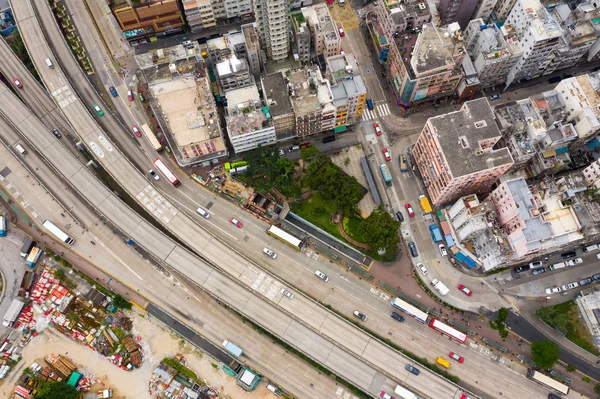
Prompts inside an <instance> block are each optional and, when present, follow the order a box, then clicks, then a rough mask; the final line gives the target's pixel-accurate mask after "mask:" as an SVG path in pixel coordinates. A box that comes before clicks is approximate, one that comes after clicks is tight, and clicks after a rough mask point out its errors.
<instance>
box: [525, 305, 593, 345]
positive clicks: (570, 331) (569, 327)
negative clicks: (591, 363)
mask: <svg viewBox="0 0 600 399" xmlns="http://www.w3.org/2000/svg"><path fill="white" fill-rule="evenodd" d="M535 314H536V316H537V317H539V318H540V319H542V320H543V321H544V323H546V324H548V325H549V326H550V327H552V328H554V329H555V330H557V331H558V332H560V333H561V334H563V335H564V336H565V337H566V338H567V339H568V340H569V341H571V342H573V343H574V344H575V345H577V346H579V347H581V348H583V349H585V350H586V351H588V352H590V353H593V354H594V355H597V356H600V351H598V349H597V348H596V346H595V345H594V344H593V342H592V336H591V335H590V333H589V331H588V330H587V328H586V327H585V324H584V323H583V322H582V321H581V319H580V315H579V309H578V308H577V304H576V303H575V301H568V302H563V303H559V304H557V305H554V306H544V307H542V308H540V309H538V310H537V311H536V312H535Z"/></svg>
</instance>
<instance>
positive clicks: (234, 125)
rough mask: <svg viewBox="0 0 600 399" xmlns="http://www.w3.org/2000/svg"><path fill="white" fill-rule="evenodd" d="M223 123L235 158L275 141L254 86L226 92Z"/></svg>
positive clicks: (265, 111)
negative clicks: (226, 102)
mask: <svg viewBox="0 0 600 399" xmlns="http://www.w3.org/2000/svg"><path fill="white" fill-rule="evenodd" d="M226 95H227V98H228V100H229V101H228V104H227V108H226V117H225V121H226V124H227V134H228V136H229V141H230V143H231V145H232V146H233V150H234V151H235V153H236V154H239V153H242V152H245V151H250V150H252V149H255V148H258V147H259V146H264V145H269V144H273V143H275V142H276V141H277V136H276V135H275V127H274V126H273V121H272V119H271V115H270V113H269V111H268V108H267V107H263V106H262V103H261V101H260V95H259V92H258V88H257V87H256V85H251V86H247V87H243V88H240V89H234V90H229V91H227V92H226Z"/></svg>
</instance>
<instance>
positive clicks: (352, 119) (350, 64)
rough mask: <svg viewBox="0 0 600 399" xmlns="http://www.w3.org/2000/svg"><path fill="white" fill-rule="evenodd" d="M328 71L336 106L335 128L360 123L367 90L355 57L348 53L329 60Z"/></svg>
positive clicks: (340, 128) (339, 128)
mask: <svg viewBox="0 0 600 399" xmlns="http://www.w3.org/2000/svg"><path fill="white" fill-rule="evenodd" d="M327 71H328V75H327V76H328V78H329V82H330V89H331V94H332V95H333V104H334V105H335V108H336V111H335V127H338V130H340V131H341V130H343V128H342V126H346V125H351V124H354V123H356V122H358V121H360V117H361V116H362V113H363V110H364V107H365V103H366V101H367V88H366V86H365V84H364V82H363V80H362V76H361V75H360V73H359V71H358V66H357V65H356V61H355V59H354V57H353V56H352V55H350V54H348V53H345V54H340V55H334V56H332V57H328V58H327Z"/></svg>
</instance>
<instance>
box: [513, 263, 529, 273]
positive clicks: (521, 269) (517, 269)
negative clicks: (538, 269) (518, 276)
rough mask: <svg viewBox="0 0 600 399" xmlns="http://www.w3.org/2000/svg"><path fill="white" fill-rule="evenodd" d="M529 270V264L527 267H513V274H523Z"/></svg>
mask: <svg viewBox="0 0 600 399" xmlns="http://www.w3.org/2000/svg"><path fill="white" fill-rule="evenodd" d="M529 269H531V263H530V264H529V265H523V266H517V267H515V269H514V270H515V273H521V272H525V271H527V270H529Z"/></svg>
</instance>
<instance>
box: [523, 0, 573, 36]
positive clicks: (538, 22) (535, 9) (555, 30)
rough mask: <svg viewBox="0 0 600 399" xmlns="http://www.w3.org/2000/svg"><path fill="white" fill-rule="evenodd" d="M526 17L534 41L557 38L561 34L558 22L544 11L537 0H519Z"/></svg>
mask: <svg viewBox="0 0 600 399" xmlns="http://www.w3.org/2000/svg"><path fill="white" fill-rule="evenodd" d="M521 1H522V4H523V8H524V9H525V13H526V18H527V19H529V21H530V22H529V24H530V26H531V28H530V32H531V33H532V34H533V35H534V36H535V41H542V40H548V39H554V38H559V37H561V36H562V34H563V30H562V28H561V27H560V24H559V23H558V22H556V20H555V19H554V18H552V16H551V15H550V13H548V11H546V9H545V8H544V7H543V6H542V5H541V4H540V1H539V0H521Z"/></svg>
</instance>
